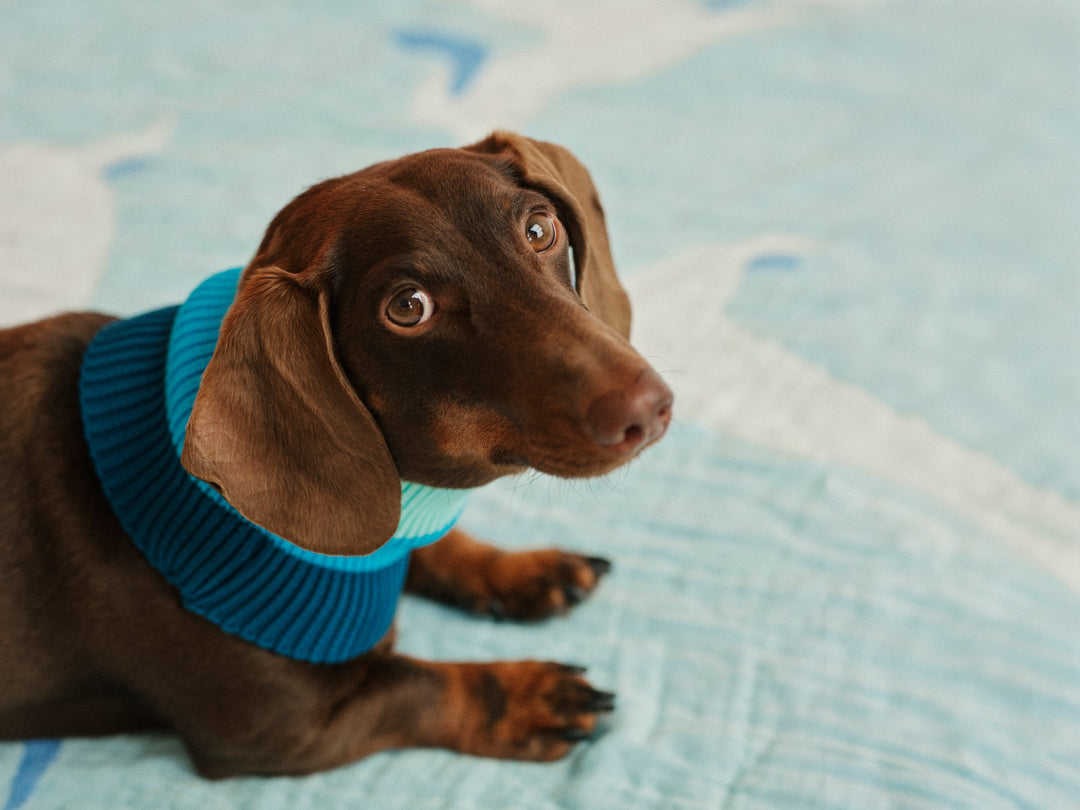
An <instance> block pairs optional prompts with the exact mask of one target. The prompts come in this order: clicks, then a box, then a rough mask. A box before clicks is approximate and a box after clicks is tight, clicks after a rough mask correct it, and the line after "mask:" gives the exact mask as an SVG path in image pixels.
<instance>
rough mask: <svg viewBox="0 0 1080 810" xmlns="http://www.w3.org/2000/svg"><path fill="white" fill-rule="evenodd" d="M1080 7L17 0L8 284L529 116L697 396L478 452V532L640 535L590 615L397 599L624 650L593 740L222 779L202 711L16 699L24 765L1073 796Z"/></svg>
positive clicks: (248, 243)
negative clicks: (40, 708)
mask: <svg viewBox="0 0 1080 810" xmlns="http://www.w3.org/2000/svg"><path fill="white" fill-rule="evenodd" d="M1078 31H1080V9H1078V8H1077V7H1076V6H1075V5H1066V4H1061V3H1057V2H1052V0H1035V1H1034V2H1029V3H1024V4H1016V3H1012V2H1007V1H1006V0H987V2H984V3H966V4H965V3H953V4H941V3H936V2H933V0H906V1H905V2H899V1H898V0H739V1H738V2H723V1H717V0H673V2H670V3H664V4H655V5H654V6H650V5H648V4H641V5H639V4H633V3H631V4H627V3H625V2H616V0H595V2H591V3H582V2H580V0H575V2H571V0H548V2H546V3H544V4H542V5H541V6H536V5H535V4H493V3H490V2H486V0H473V2H464V0H463V1H462V2H455V3H440V2H436V0H405V1H404V2H401V3H395V4H392V5H391V4H356V3H349V2H345V0H332V2H327V3H320V4H315V5H312V4H301V3H285V4H274V5H270V6H266V5H264V6H259V7H258V8H256V7H254V6H250V5H248V4H244V3H241V2H234V1H233V0H224V1H223V2H218V3H214V4H209V5H204V6H202V7H200V8H199V9H198V11H195V10H193V9H192V7H190V6H184V5H180V6H176V7H170V8H165V7H164V6H160V5H159V6H154V5H149V6H148V5H146V4H137V3H134V2H132V1H131V0H113V2H109V3H105V4H85V3H78V2H75V0H58V2H57V3H50V4H48V7H45V6H41V5H40V4H38V5H35V4H29V3H25V4H16V5H15V6H13V7H12V8H10V9H8V10H7V11H6V13H5V24H4V25H3V26H0V65H3V66H4V67H5V70H2V71H0V170H2V172H3V176H4V178H5V181H4V183H0V220H3V222H4V226H5V227H4V228H3V229H0V290H2V291H3V292H2V294H0V323H12V322H15V321H16V320H18V319H19V318H22V317H24V316H25V315H26V313H28V312H29V313H34V314H44V313H46V312H49V311H52V310H55V309H61V308H78V307H90V306H93V307H98V308H104V309H108V310H112V311H116V312H119V313H124V314H127V313H134V312H137V311H140V310H145V309H148V308H151V307H155V306H158V305H162V304H167V303H174V302H176V301H178V300H181V299H182V298H184V297H185V296H186V295H187V293H188V292H189V291H190V289H191V288H192V287H193V286H194V285H195V283H197V282H198V280H199V279H200V278H201V276H202V274H203V273H204V272H205V268H207V267H223V266H229V265H233V264H237V263H239V262H242V261H243V260H244V259H245V258H246V257H247V256H248V255H250V253H251V251H252V250H253V248H254V246H255V245H256V244H257V243H258V240H259V238H260V236H261V229H262V228H263V227H264V226H265V224H266V222H268V221H269V219H270V217H271V216H272V215H273V213H274V212H275V211H276V210H277V209H278V208H279V207H280V206H281V205H282V204H283V203H284V202H285V201H286V200H287V199H289V198H290V196H291V195H293V194H295V193H296V192H297V191H299V190H300V189H302V188H304V187H305V186H306V185H309V184H310V183H312V182H314V181H316V180H318V179H321V178H323V177H327V176H331V175H333V174H337V173H343V172H346V171H351V170H353V169H356V168H359V167H361V166H364V165H366V164H369V163H372V162H374V161H377V160H382V159H386V158H389V157H393V156H395V155H398V154H402V153H405V152H409V151H414V150H417V149H423V148H428V147H432V146H442V145H455V144H461V143H464V142H467V141H469V140H471V139H475V138H478V137H480V136H482V135H483V134H484V132H485V131H486V130H488V129H490V128H494V127H496V126H504V127H510V128H517V129H521V130H522V131H525V132H527V133H528V134H531V135H534V136H537V137H543V138H547V139H550V140H555V141H558V142H561V143H565V144H566V145H567V146H569V147H570V148H572V149H573V150H574V151H575V152H576V153H577V154H579V155H580V156H581V157H582V158H583V160H584V161H585V163H586V164H587V165H588V166H589V167H590V170H591V171H592V173H593V175H594V177H595V179H596V180H597V182H598V185H599V186H600V189H601V192H602V194H603V197H604V202H605V206H606V208H607V211H608V217H609V224H610V227H611V232H612V241H613V246H614V250H615V255H616V259H617V261H618V263H619V265H620V268H621V272H622V274H623V277H624V279H625V280H626V283H627V286H628V288H629V291H630V293H631V297H632V299H633V301H634V304H635V325H634V337H635V342H636V343H638V344H639V345H640V347H641V349H642V351H643V353H645V354H646V356H647V357H649V359H650V360H651V361H652V362H654V363H655V365H656V366H657V367H658V369H659V370H660V371H661V372H662V373H663V374H664V375H665V378H666V379H667V380H668V381H669V383H670V384H671V385H672V386H673V388H674V389H675V390H676V396H677V400H676V417H677V422H676V424H675V425H674V426H673V428H672V431H671V434H670V435H669V436H668V437H667V438H666V439H665V440H664V441H663V442H662V443H661V444H660V445H658V446H657V447H655V448H652V449H650V450H649V451H648V452H647V453H646V454H645V455H644V456H643V457H642V458H641V459H640V460H638V461H635V462H634V463H633V464H631V465H629V466H628V467H627V468H625V469H623V470H620V471H618V472H617V473H614V474H612V475H610V476H608V477H607V478H605V479H603V480H600V481H575V482H561V481H553V480H549V479H546V478H543V477H534V476H526V477H525V478H523V479H521V480H516V481H500V482H496V483H495V484H494V485H491V486H489V487H486V488H483V489H482V490H480V491H478V492H477V493H475V494H474V495H473V497H472V500H471V501H470V504H469V507H468V508H467V510H466V512H465V514H464V517H463V519H462V525H463V526H464V527H465V528H468V529H472V530H474V531H475V532H477V533H478V534H481V535H485V536H488V537H491V538H494V539H497V540H498V541H499V542H500V543H502V544H503V545H505V546H510V547H514V546H518V547H531V546H537V545H544V544H559V545H563V546H568V547H572V548H579V549H583V550H587V551H596V552H600V553H604V554H605V555H607V556H610V557H611V558H612V559H614V561H615V569H614V571H613V572H612V574H611V575H610V578H609V579H608V580H607V581H606V582H605V583H604V585H603V587H602V588H601V589H600V590H599V591H598V592H597V594H596V595H595V596H594V597H593V598H592V599H591V600H590V601H588V602H586V603H585V604H583V605H581V606H580V607H579V608H577V609H576V610H575V611H574V613H573V614H572V615H571V616H569V617H567V618H565V619H559V620H553V621H551V622H546V623H541V624H536V625H527V626H523V627H517V626H510V625H507V624H498V625H496V624H493V623H488V622H484V621H480V620H476V619H471V618H468V617H465V616H461V615H457V614H454V613H452V612H449V611H447V610H445V609H443V608H440V607H438V606H434V605H431V604H428V603H424V602H420V601H417V600H414V599H410V598H405V599H404V600H403V604H402V607H401V610H400V615H399V622H398V627H399V631H400V638H399V646H400V647H401V648H402V649H403V650H405V651H407V652H408V653H410V654H414V655H418V656H427V657H432V658H440V659H484V658H514V657H543V658H552V659H557V660H565V661H570V662H574V663H580V664H585V665H588V666H589V668H590V677H591V678H592V679H593V681H594V682H595V683H596V684H597V686H599V687H600V688H605V689H607V688H610V689H613V690H614V691H616V692H617V693H618V710H617V712H616V713H615V714H614V715H612V716H611V718H610V719H609V721H608V723H607V727H606V730H605V733H604V734H603V735H602V736H601V737H600V738H599V739H598V740H596V741H594V742H591V743H588V744H585V745H582V746H579V747H578V748H577V750H575V751H574V753H573V754H572V755H571V756H570V757H569V758H568V759H566V760H564V761H562V762H559V763H555V764H551V765H544V766H536V765H527V764H520V763H513V762H493V761H485V760H480V759H473V758H468V757H462V756H457V755H454V754H450V753H447V752H441V751H399V752H392V753H384V754H379V755H376V756H373V757H370V758H368V759H366V760H364V761H362V762H359V763H356V764H355V765H352V766H349V767H345V768H341V769H338V770H335V771H333V772H329V773H323V774H317V775H314V776H311V777H306V778H304V779H301V780H294V779H288V780H287V779H242V780H234V781H230V782H224V783H209V782H205V781H202V780H200V779H198V778H197V777H196V776H195V775H194V774H193V772H192V770H191V768H190V766H189V764H188V762H187V759H186V757H185V754H184V751H183V748H182V746H181V745H180V744H179V742H178V741H177V740H176V739H175V738H174V737H172V736H169V735H144V736H118V737H112V738H107V739H103V740H74V739H72V740H65V741H63V742H62V743H54V742H50V741H32V742H28V743H19V742H15V743H4V744H0V806H3V807H5V810H15V808H25V810H44V809H45V808H56V807H74V806H78V807H80V808H90V809H91V810H95V809H96V808H103V809H104V808H117V807H155V808H168V809H171V808H176V809H177V810H179V809H180V808H203V807H206V806H212V807H230V808H256V807H257V808H299V807H335V806H346V805H348V806H352V805H354V804H357V803H361V804H364V805H365V806H371V807H379V808H387V809H388V810H396V809H397V808H401V809H402V810H404V809H405V808H408V809H409V810H413V809H414V808H442V807H448V808H449V807H452V808H488V807H515V808H589V809H590V810H596V809H597V808H619V810H622V808H635V810H637V809H638V808H641V809H642V810H652V809H653V808H655V809H656V810H660V808H687V809H689V810H714V809H715V808H719V807H725V808H793V807H798V808H819V807H820V808H835V807H857V808H864V807H904V808H909V807H911V808H919V807H925V808H937V807H965V808H979V809H980V810H982V809H983V808H1017V807H1020V808H1039V809H1040V810H1044V809H1046V808H1049V809H1051V810H1054V809H1056V808H1070V807H1076V806H1078V801H1080V800H1078V797H1080V689H1078V687H1077V684H1080V633H1077V630H1076V617H1077V616H1078V615H1080V465H1077V464H1076V463H1075V459H1076V458H1077V457H1078V455H1080V419H1078V418H1077V415H1076V414H1077V409H1078V406H1080V319H1078V318H1077V301H1078V294H1080V290H1078V286H1077V285H1078V271H1077V266H1076V257H1077V256H1078V255H1080V159H1078V153H1077V150H1078V147H1077V144H1078V143H1080V89H1078V87H1077V84H1076V82H1075V66H1076V61H1077V56H1078V53H1080V42H1078V34H1077V32H1078ZM74 269H77V270H78V272H77V273H73V272H72V271H73V270H74Z"/></svg>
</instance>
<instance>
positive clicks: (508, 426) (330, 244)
mask: <svg viewBox="0 0 1080 810" xmlns="http://www.w3.org/2000/svg"><path fill="white" fill-rule="evenodd" d="M234 289H235V288H234ZM113 321H114V319H112V318H109V317H107V316H104V315H98V314H92V313H80V314H67V315H61V316H58V317H55V318H50V319H47V320H43V321H40V322H37V323H32V324H28V325H25V326H20V327H16V328H13V329H7V330H3V331H0V737H3V738H8V739H12V738H25V737H32V736H58V735H87V734H108V733H116V732H122V731H130V730H137V729H144V728H151V727H166V728H171V729H174V730H175V731H176V732H177V733H178V734H179V735H180V736H181V737H182V738H183V740H184V743H185V745H186V746H187V748H188V750H189V751H190V754H191V756H192V759H193V761H194V763H195V766H196V768H197V769H198V771H199V772H200V773H201V774H203V775H205V776H207V777H211V778H220V777H226V776H231V775H236V774H297V773H306V772H311V771H317V770H321V769H325V768H330V767H334V766H336V765H340V764H343V763H347V762H350V761H352V760H355V759H357V758H359V757H363V756H365V755H367V754H370V753H372V752H375V751H379V750H382V749H386V748H394V747H405V746H439V747H445V748H449V749H453V750H456V751H463V752H467V753H471V754H477V755H482V756H491V757H502V758H519V759H531V760H550V759H554V758H557V757H560V756H562V755H564V754H565V753H567V751H569V750H570V749H571V747H572V746H573V745H574V744H575V742H577V741H580V740H582V739H585V738H587V737H588V736H589V735H590V733H591V732H592V731H593V730H594V728H595V724H596V720H597V716H598V714H600V713H603V712H606V711H610V710H611V708H612V706H613V696H612V695H611V694H609V693H605V692H600V691H597V690H595V689H593V688H592V687H591V686H590V685H589V684H588V683H587V682H586V681H585V680H584V679H583V677H582V671H581V670H580V669H578V668H576V667H571V666H566V665H560V664H555V663H548V662H540V661H531V660H525V661H502V662H494V663H432V662H427V661H420V660H416V659H413V658H409V657H406V656H403V655H398V654H396V653H394V652H392V650H391V644H392V632H390V633H387V635H386V637H385V638H383V639H382V641H381V642H379V643H378V644H376V645H375V646H374V647H373V648H371V649H370V650H369V651H367V652H364V653H363V654H360V655H357V656H354V657H351V658H348V659H347V660H342V661H336V662H329V663H328V662H313V661H310V660H299V659H298V658H294V657H289V656H287V655H282V654H279V653H278V652H275V651H273V650H271V649H266V648H264V647H263V646H260V645H259V644H257V643H252V642H251V641H249V640H245V638H242V637H240V636H239V635H237V634H235V633H233V632H231V631H229V629H228V628H227V627H226V628H224V629H223V627H222V626H220V623H215V622H214V621H211V620H208V619H207V618H206V617H204V616H203V615H199V614H198V612H197V611H193V610H188V609H186V607H185V599H186V597H184V598H182V597H181V594H179V593H178V591H177V589H176V588H175V587H173V585H171V584H170V581H171V580H169V579H168V577H167V576H165V575H163V574H162V572H161V570H165V568H162V569H161V570H159V568H161V566H155V565H151V564H150V563H149V562H148V558H147V557H146V556H145V555H144V553H143V552H142V551H140V548H139V547H137V546H136V544H135V543H134V542H133V540H132V538H133V537H134V534H132V533H130V532H127V531H125V528H124V526H125V525H127V524H126V523H124V521H123V520H122V519H121V518H120V517H118V512H117V511H116V509H115V508H114V502H113V501H112V500H111V496H110V497H107V493H106V491H105V489H104V488H103V484H102V479H100V478H99V476H98V474H97V473H98V468H97V467H96V466H95V465H96V464H97V463H98V462H97V459H96V456H92V452H91V450H90V449H89V448H88V444H87V438H86V437H87V436H88V435H89V434H87V433H85V432H84V424H83V419H84V411H83V406H81V405H80V394H79V386H80V374H81V373H82V368H83V358H84V354H85V355H87V356H89V353H88V352H87V346H88V345H89V344H90V343H91V341H92V340H93V339H94V338H95V335H96V334H97V333H99V331H102V333H104V331H103V327H106V325H107V324H111V322H113ZM116 323H120V322H116ZM629 324H630V308H629V303H628V301H627V298H626V294H625V292H624V291H623V289H622V288H621V286H620V285H619V283H618V281H617V280H616V277H615V270H614V266H613V264H612V260H611V255H610V251H609V247H608V241H607V234H606V230H605V225H604V217H603V212H602V210H601V208H600V202H599V199H598V197H597V194H596V191H595V189H594V187H593V185H592V182H591V180H590V178H589V175H588V173H587V171H586V170H585V168H584V167H583V166H582V165H581V164H580V163H579V162H578V161H577V160H576V159H575V158H574V157H573V156H572V155H571V154H570V153H569V152H567V151H566V150H565V149H563V148H561V147H558V146H555V145H552V144H548V143H543V142H538V141H533V140H529V139H526V138H523V137H520V136H517V135H513V134H509V133H496V134H495V135H492V136H491V137H489V138H487V139H485V140H484V141H481V142H480V143H477V144H475V145H473V146H470V147H467V148H464V149H442V150H433V151H429V152H423V153H420V154H416V155H410V156H407V157H403V158H401V159H399V160H394V161H389V162H386V163H381V164H378V165H375V166H371V167H369V168H367V169H364V170H363V171H360V172H357V173H356V174H352V175H348V176H346V177H342V178H338V179H334V180H329V181H326V182H324V183H321V184H319V185H316V186H314V187H313V188H311V189H309V190H308V191H306V192H305V193H303V194H301V195H300V196H299V197H297V198H296V199H295V200H293V201H292V202H291V203H290V204H289V205H288V206H286V207H285V209H284V210H282V211H281V212H280V213H279V214H278V215H277V216H276V217H275V218H274V220H273V222H271V224H270V226H269V228H268V229H267V232H266V236H265V238H264V239H263V241H262V244H261V245H260V247H259V249H258V251H257V253H256V254H255V257H254V258H253V259H252V261H251V262H250V264H249V265H248V266H247V267H246V268H245V270H244V272H243V274H242V276H241V279H240V283H239V288H238V290H237V292H236V297H235V300H234V302H233V303H232V304H231V306H230V307H229V308H228V312H227V314H226V315H225V317H224V320H223V321H222V322H221V326H220V336H219V337H218V339H217V343H216V348H215V349H213V357H212V359H210V360H209V364H208V365H207V366H206V367H205V371H204V372H203V373H202V377H201V383H200V382H198V381H196V385H197V386H198V393H197V397H196V398H195V401H194V407H193V409H192V410H191V412H190V419H189V420H188V421H187V423H186V438H184V440H183V443H182V448H183V449H182V454H183V455H182V462H183V467H184V468H186V470H187V472H188V473H190V475H191V476H194V478H191V479H190V480H191V484H192V485H193V486H194V485H198V486H203V487H205V489H206V490H207V491H208V493H209V494H207V495H206V496H205V497H207V498H210V497H217V498H222V497H223V498H224V500H225V501H227V502H228V504H229V505H231V506H230V507H227V508H235V510H236V511H237V512H238V513H240V514H242V515H243V516H244V518H242V519H241V520H243V519H247V520H248V521H250V522H251V523H253V524H256V525H257V526H258V527H263V529H265V530H268V531H269V532H272V533H273V535H276V536H277V537H279V538H287V543H289V544H292V545H293V546H294V549H293V550H292V551H290V552H289V553H290V554H294V556H295V555H301V556H302V555H304V554H310V555H312V557H313V558H314V557H318V556H319V555H330V556H333V557H335V559H344V560H348V559H351V558H353V557H357V556H362V555H367V554H369V553H372V552H374V551H375V550H376V549H378V548H379V547H380V546H382V545H383V544H384V543H386V542H387V540H388V538H390V537H391V535H393V534H394V532H395V527H396V526H397V525H398V522H399V519H400V516H401V510H402V481H408V482H415V483H416V484H420V485H426V486H428V487H434V488H444V489H460V488H471V487H476V486H479V485H481V484H484V483H486V482H488V481H490V480H492V479H494V478H496V477H498V476H502V475H508V474H514V473H519V472H521V471H523V470H525V469H527V468H534V469H536V470H540V471H542V472H545V473H550V474H553V475H556V476H562V477H581V476H595V475H601V474H604V473H606V472H608V471H610V470H613V469H615V468H616V467H618V466H619V465H621V464H624V463H625V462H627V461H628V460H629V459H631V458H633V457H634V456H635V455H636V454H637V453H638V452H639V451H640V450H641V449H642V448H643V447H645V446H646V445H648V444H650V443H652V442H653V441H655V440H657V439H658V438H659V437H660V436H661V435H662V434H663V433H664V431H665V430H666V428H667V425H668V422H669V421H670V418H671V403H672V396H671V393H670V391H669V390H668V388H667V387H666V386H665V385H664V383H663V382H662V381H661V380H660V378H659V376H658V375H657V374H656V373H655V372H654V371H653V370H652V369H651V368H650V367H649V365H648V364H647V363H646V362H645V361H644V360H643V359H642V357H641V356H640V355H639V354H637V353H636V352H635V351H634V350H633V349H632V348H631V347H630V344H629V343H628V342H627V337H628V333H629ZM178 452H179V451H178ZM177 466H178V469H179V465H177ZM181 472H182V471H181ZM182 474H183V475H184V476H186V477H188V478H190V476H187V473H183V472H182ZM143 478H146V479H147V480H149V479H151V478H153V476H152V475H151V474H150V473H147V474H145V475H143ZM195 479H199V480H200V481H202V482H205V483H204V484H196V481H195ZM207 485H209V486H207ZM211 489H212V490H213V491H212V492H211V491H210V490H211ZM173 518H174V519H175V520H182V519H183V516H182V515H174V516H173ZM260 531H262V529H260ZM268 536H269V535H268ZM282 542H286V541H282ZM320 559H322V557H320ZM166 567H167V566H166ZM240 570H242V569H240ZM403 570H404V569H403ZM606 570H607V563H606V561H604V560H602V559H600V558H595V557H585V556H580V555H576V554H571V553H567V552H563V551H559V550H542V551H534V552H505V551H500V550H498V549H496V548H493V547H491V546H488V545H485V544H482V543H480V542H478V541H476V540H474V539H472V538H471V537H469V536H468V535H467V534H465V533H464V532H462V531H460V530H457V529H452V530H450V532H449V534H447V535H446V536H445V537H444V538H443V539H441V540H439V541H438V542H436V543H433V544H430V545H426V546H423V547H419V548H416V549H415V550H413V551H412V552H411V557H409V559H408V574H407V579H406V581H405V588H406V589H407V590H410V591H412V592H414V593H417V594H420V595H423V596H427V597H431V598H435V599H438V600H441V601H444V602H448V603H452V604H455V605H457V606H460V607H463V608H465V609H468V610H472V611H476V612H481V613H489V614H494V615H497V616H502V617H507V618H514V619H537V618H542V617H546V616H549V615H553V614H557V613H561V612H563V611H565V610H566V609H567V608H568V607H570V606H572V605H573V604H574V603H576V602H578V601H580V600H581V599H582V598H583V597H584V596H586V595H587V594H588V593H590V592H591V591H592V589H593V588H594V587H595V586H596V585H597V582H598V580H599V578H600V577H601V576H602V575H603V574H604V573H605V572H606ZM236 576H237V577H241V578H242V575H241V574H237V575H236ZM402 576H404V574H402Z"/></svg>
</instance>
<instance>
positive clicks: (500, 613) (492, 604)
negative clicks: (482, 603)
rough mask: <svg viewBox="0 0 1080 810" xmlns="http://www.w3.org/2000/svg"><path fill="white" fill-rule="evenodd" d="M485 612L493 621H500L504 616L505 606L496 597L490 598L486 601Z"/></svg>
mask: <svg viewBox="0 0 1080 810" xmlns="http://www.w3.org/2000/svg"><path fill="white" fill-rule="evenodd" d="M487 612H488V615H489V616H491V617H492V618H493V619H495V621H497V622H501V621H502V620H503V619H505V618H506V607H505V606H504V605H503V603H502V602H500V601H499V600H498V599H491V600H489V601H488V603H487Z"/></svg>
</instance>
